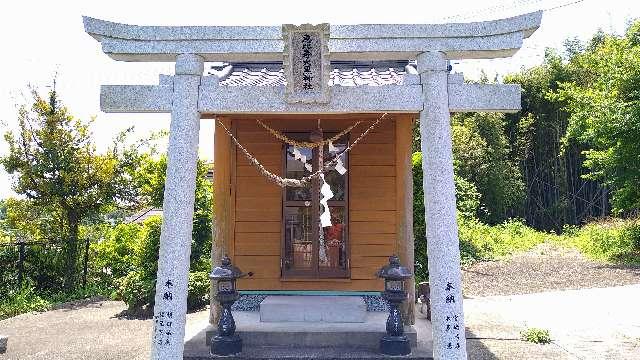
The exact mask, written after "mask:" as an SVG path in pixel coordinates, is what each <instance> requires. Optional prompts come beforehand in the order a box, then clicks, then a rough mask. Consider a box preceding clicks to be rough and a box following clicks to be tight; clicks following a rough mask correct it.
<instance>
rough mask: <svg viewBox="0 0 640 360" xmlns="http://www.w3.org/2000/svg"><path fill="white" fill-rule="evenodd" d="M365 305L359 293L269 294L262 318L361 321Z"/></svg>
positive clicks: (285, 320) (335, 321)
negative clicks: (345, 294)
mask: <svg viewBox="0 0 640 360" xmlns="http://www.w3.org/2000/svg"><path fill="white" fill-rule="evenodd" d="M366 318H367V305H366V304H365V302H364V300H363V299H362V297H360V296H268V297H267V298H266V299H264V300H263V301H262V303H260V321H261V322H328V323H363V322H365V321H366Z"/></svg>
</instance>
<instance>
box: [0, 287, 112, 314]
mask: <svg viewBox="0 0 640 360" xmlns="http://www.w3.org/2000/svg"><path fill="white" fill-rule="evenodd" d="M106 294H107V291H106V290H104V289H102V288H100V287H96V286H91V285H89V286H87V287H86V288H78V289H76V290H73V291H71V292H68V293H65V292H59V293H53V294H49V293H42V292H38V291H37V290H35V289H34V288H33V287H31V286H23V287H22V288H20V289H18V290H16V291H10V292H9V293H8V294H7V296H6V297H4V298H2V300H0V320H4V319H7V318H10V317H13V316H16V315H20V314H24V313H28V312H32V311H37V312H42V311H47V310H50V309H52V308H54V307H55V306H56V305H59V304H62V303H66V302H69V301H74V300H81V299H87V298H90V297H94V296H98V295H102V296H104V295H106Z"/></svg>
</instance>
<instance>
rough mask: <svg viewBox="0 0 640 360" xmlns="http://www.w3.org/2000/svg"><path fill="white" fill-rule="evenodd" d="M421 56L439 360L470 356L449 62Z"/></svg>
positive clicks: (423, 147) (422, 132)
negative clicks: (458, 212) (455, 174)
mask: <svg viewBox="0 0 640 360" xmlns="http://www.w3.org/2000/svg"><path fill="white" fill-rule="evenodd" d="M417 60H418V61H417V63H418V64H417V68H418V72H419V73H420V82H421V84H422V95H423V98H424V107H423V109H422V111H421V112H420V144H421V150H422V171H423V184H422V186H423V188H424V212H425V224H426V237H427V253H428V260H429V285H430V288H431V294H430V297H431V299H430V300H431V322H432V329H433V357H434V359H436V360H445V359H446V360H457V359H464V360H466V359H467V349H466V339H465V328H464V313H463V310H462V275H461V272H460V246H459V240H458V224H457V222H456V196H455V183H454V180H453V153H452V140H451V123H450V116H449V95H448V93H447V90H448V89H447V88H448V84H447V82H448V74H449V69H448V67H449V62H448V61H447V59H446V58H445V56H444V54H443V53H441V52H437V51H433V52H424V53H421V54H419V55H418V59H417Z"/></svg>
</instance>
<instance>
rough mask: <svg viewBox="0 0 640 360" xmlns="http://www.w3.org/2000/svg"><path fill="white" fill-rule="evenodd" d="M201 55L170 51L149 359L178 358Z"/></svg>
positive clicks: (181, 343) (181, 340) (182, 329)
mask: <svg viewBox="0 0 640 360" xmlns="http://www.w3.org/2000/svg"><path fill="white" fill-rule="evenodd" d="M203 71H204V59H203V58H202V57H201V56H199V55H195V54H180V55H178V56H177V57H176V66H175V76H174V77H173V101H172V107H171V126H170V128H169V150H168V154H167V174H166V180H165V187H164V202H163V204H162V211H163V214H162V215H163V216H162V233H161V235H160V257H159V259H158V277H157V279H158V280H157V282H156V297H155V307H154V309H153V320H154V325H153V334H152V346H151V359H158V360H165V359H171V360H178V359H182V358H183V350H184V332H185V324H186V318H187V290H188V281H189V256H190V255H191V231H192V229H193V205H194V200H195V187H196V173H197V171H196V167H197V161H198V134H199V130H200V113H199V112H198V93H199V91H200V81H201V78H202V73H203Z"/></svg>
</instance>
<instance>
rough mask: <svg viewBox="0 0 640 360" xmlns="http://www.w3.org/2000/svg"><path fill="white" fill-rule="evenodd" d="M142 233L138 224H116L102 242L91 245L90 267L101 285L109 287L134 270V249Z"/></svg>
mask: <svg viewBox="0 0 640 360" xmlns="http://www.w3.org/2000/svg"><path fill="white" fill-rule="evenodd" d="M142 233H143V227H142V226H141V225H139V224H136V223H131V224H118V225H117V226H115V227H114V228H112V229H109V230H107V231H106V233H105V235H104V238H103V239H102V241H100V242H97V243H94V244H91V252H92V255H93V256H92V258H91V260H92V261H91V265H92V267H93V268H94V273H96V274H97V276H99V277H100V282H101V283H104V284H106V285H111V284H112V283H113V280H114V279H119V278H121V277H123V276H125V275H127V274H128V273H130V272H131V271H133V270H134V269H135V264H134V258H135V252H134V249H135V246H136V244H137V243H138V242H139V241H140V237H141V236H142Z"/></svg>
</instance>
